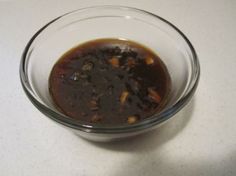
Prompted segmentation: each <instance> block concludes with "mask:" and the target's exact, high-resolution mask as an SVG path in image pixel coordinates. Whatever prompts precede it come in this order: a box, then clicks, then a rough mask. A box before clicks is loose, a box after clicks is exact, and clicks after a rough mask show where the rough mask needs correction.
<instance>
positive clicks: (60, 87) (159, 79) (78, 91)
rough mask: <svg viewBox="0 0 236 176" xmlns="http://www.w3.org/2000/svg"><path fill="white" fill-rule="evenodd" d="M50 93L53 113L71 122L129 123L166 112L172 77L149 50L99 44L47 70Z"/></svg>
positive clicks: (74, 50) (134, 45)
mask: <svg viewBox="0 0 236 176" xmlns="http://www.w3.org/2000/svg"><path fill="white" fill-rule="evenodd" d="M49 90H50V93H51V96H52V99H53V101H54V103H55V104H56V106H57V108H58V109H59V110H60V111H62V112H63V113H64V114H66V115H68V116H69V117H71V118H73V119H76V120H78V121H82V122H85V123H99V124H106V125H109V124H110V125H122V124H127V123H128V124H133V123H137V122H138V121H141V120H143V119H145V118H148V117H150V116H151V115H153V114H154V113H157V112H159V111H160V110H161V109H162V108H163V107H164V105H165V104H166V101H167V97H168V94H169V91H170V77H169V73H168V71H167V69H166V67H165V65H164V63H163V62H162V61H161V60H160V58H159V57H158V56H157V55H156V54H154V53H153V52H152V51H151V50H149V49H148V48H146V47H144V46H142V45H140V44H138V43H136V42H132V41H127V40H119V39H98V40H93V41H89V42H86V43H84V44H81V45H79V46H77V47H75V48H72V49H71V50H69V51H68V52H66V53H65V54H64V55H63V56H62V57H61V58H60V59H59V61H58V62H57V63H56V64H55V65H54V67H53V69H52V71H51V75H50V78H49Z"/></svg>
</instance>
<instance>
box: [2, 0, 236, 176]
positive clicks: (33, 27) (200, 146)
mask: <svg viewBox="0 0 236 176" xmlns="http://www.w3.org/2000/svg"><path fill="white" fill-rule="evenodd" d="M118 3H119V5H128V6H133V7H138V8H142V9H145V10H148V11H151V12H153V13H156V14H158V15H159V16H162V17H164V18H165V19H167V20H169V21H170V22H172V23H173V24H175V25H176V26H177V27H178V28H179V29H181V30H182V31H183V32H184V33H185V34H186V35H187V37H188V38H189V39H190V41H191V42H192V44H193V45H194V47H195V49H196V51H197V53H198V56H199V59H200V64H201V79H200V84H199V87H198V89H197V92H196V94H195V96H194V99H193V101H192V102H191V103H190V104H189V105H188V106H187V107H186V108H185V109H184V110H183V111H182V112H180V113H179V114H178V115H177V117H176V118H174V119H173V120H172V121H170V122H169V123H168V124H166V125H165V126H163V127H162V128H160V129H158V130H156V131H153V132H152V133H151V134H147V135H144V136H140V137H137V138H134V139H132V140H129V141H123V142H120V143H114V144H96V143H90V142H87V141H85V140H83V139H81V138H79V137H77V136H75V135H74V134H72V133H71V132H69V131H67V130H66V129H64V128H62V127H60V126H58V125H57V124H55V123H53V122H52V121H51V120H49V119H48V118H46V117H45V116H44V115H42V114H41V113H40V112H39V111H38V110H37V109H36V108H35V107H34V106H33V105H32V104H31V103H30V101H29V100H28V99H27V97H26V95H25V94H24V92H23V90H22V88H21V85H20V81H19V74H18V67H19V62H20V58H21V54H22V51H23V49H24V47H25V45H26V43H27V42H28V40H29V39H30V37H31V36H32V35H33V34H34V33H35V32H36V31H37V30H38V29H39V28H40V27H42V26H43V25H44V24H45V23H47V22H48V21H50V20H51V19H53V18H55V17H57V16H58V15H61V14H63V13H65V12H68V11H71V10H74V9H77V8H81V7H86V6H91V5H99V4H100V5H101V4H118ZM0 68H1V71H0V175H1V176H37V175H41V176H54V175H55V176H65V175H69V176H91V175H96V176H157V175H164V176H166V175H167V176H168V175H175V176H186V175H191V176H200V175H201V176H223V175H224V176H235V175H236V1H235V0H198V1H195V0H176V1H174V0H149V1H147V0H146V1H145V0H142V1H141V0H135V1H131V0H130V1H129V0H120V1H116V0H107V1H98V0H94V1H83V0H69V1H66V0H65V1H60V0H51V1H47V0H40V1H36V0H31V1H23V0H22V1H14V0H11V1H6V0H5V1H0Z"/></svg>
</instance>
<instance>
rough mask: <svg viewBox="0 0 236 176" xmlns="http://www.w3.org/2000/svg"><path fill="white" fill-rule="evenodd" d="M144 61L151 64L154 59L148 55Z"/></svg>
mask: <svg viewBox="0 0 236 176" xmlns="http://www.w3.org/2000/svg"><path fill="white" fill-rule="evenodd" d="M145 62H146V64H147V65H151V64H153V63H154V60H153V58H152V57H150V56H148V57H146V58H145Z"/></svg>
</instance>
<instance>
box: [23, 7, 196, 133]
mask: <svg viewBox="0 0 236 176" xmlns="http://www.w3.org/2000/svg"><path fill="white" fill-rule="evenodd" d="M112 8H113V9H114V8H115V9H120V10H127V11H133V12H137V13H142V14H144V15H148V16H151V17H154V18H157V19H159V20H161V21H162V22H164V23H165V24H167V25H168V26H169V27H171V28H172V29H174V30H175V31H176V32H177V33H178V34H179V35H180V36H181V37H182V38H183V39H184V41H185V42H186V43H187V45H188V47H189V49H190V51H191V54H192V56H193V59H192V60H193V64H194V68H195V72H193V73H192V76H194V78H193V79H191V84H189V86H190V87H188V91H187V93H186V94H185V95H184V96H183V97H182V98H180V99H179V100H178V101H177V102H176V103H175V104H174V105H172V106H170V107H169V108H167V109H166V110H164V111H162V112H160V113H159V114H154V115H152V116H151V117H150V118H147V119H144V120H142V121H140V122H138V123H136V124H131V125H129V124H127V125H120V126H109V125H108V126H104V125H98V124H91V125H90V124H82V123H80V122H78V121H76V120H74V119H72V118H69V117H68V116H66V115H64V114H62V113H59V112H56V111H54V110H53V109H51V108H50V107H48V106H46V105H44V104H43V103H42V102H41V100H39V99H38V98H37V97H36V96H35V95H34V93H33V91H32V89H31V86H30V83H29V81H28V77H27V70H26V69H25V68H26V67H25V64H27V62H26V59H27V55H28V51H29V49H30V47H31V44H32V43H33V42H34V41H35V39H36V38H37V36H38V35H40V33H42V32H43V31H44V30H45V29H46V28H47V27H48V26H50V25H51V24H52V23H54V22H56V21H58V20H59V19H61V18H62V17H65V16H67V15H70V14H73V13H76V12H79V11H80V12H82V11H86V10H91V9H112ZM199 78H200V64H199V60H198V56H197V54H196V51H195V49H194V47H193V46H192V44H191V42H190V41H189V39H188V38H187V37H186V36H185V35H184V34H183V32H182V31H180V30H179V29H178V28H177V27H176V26H174V25H173V24H172V23H170V22H169V21H167V20H165V19H164V18H162V17H160V16H158V15H155V14H153V13H151V12H148V11H145V10H142V9H138V8H134V7H128V6H116V5H115V6H114V5H102V6H90V7H86V8H81V9H77V10H73V11H71V12H68V13H65V14H63V15H61V16H59V17H57V18H55V19H53V20H52V21H50V22H49V23H47V24H46V25H44V26H43V27H42V28H40V29H39V30H38V31H37V32H36V33H35V34H34V35H33V36H32V37H31V39H30V40H29V42H28V43H27V45H26V47H25V49H24V51H23V54H22V57H21V61H20V80H21V84H22V87H23V89H24V91H25V93H26V95H27V96H28V98H29V99H30V101H31V102H32V103H33V104H34V105H35V106H36V107H37V108H38V109H39V110H40V111H41V112H42V113H43V114H45V115H46V116H47V117H49V118H50V119H52V120H54V121H56V122H58V123H60V124H62V125H64V126H67V127H70V128H73V129H77V130H81V131H84V132H89V133H126V132H134V131H138V130H143V129H146V128H150V127H152V126H155V125H158V124H161V123H162V122H164V121H167V120H168V119H170V118H171V117H172V116H173V115H175V114H176V113H177V112H178V111H180V110H181V109H182V108H183V107H184V106H185V105H186V104H187V103H188V102H189V100H190V99H191V97H192V96H193V94H194V92H195V90H196V88H197V85H198V82H199Z"/></svg>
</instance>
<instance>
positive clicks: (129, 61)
mask: <svg viewBox="0 0 236 176" xmlns="http://www.w3.org/2000/svg"><path fill="white" fill-rule="evenodd" d="M127 64H128V66H129V67H133V66H134V65H135V61H134V59H133V58H132V57H129V58H128V59H127Z"/></svg>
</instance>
